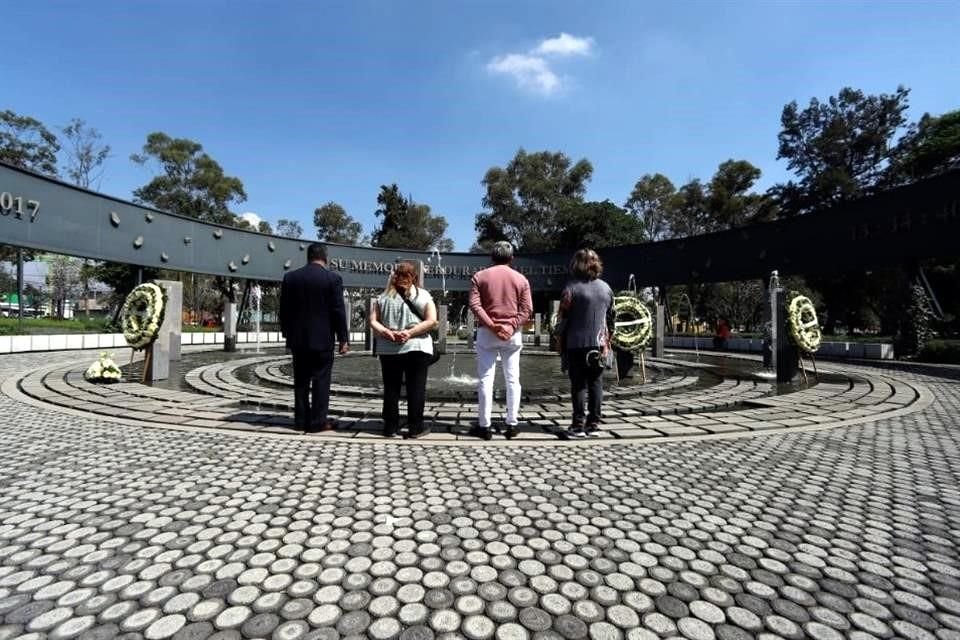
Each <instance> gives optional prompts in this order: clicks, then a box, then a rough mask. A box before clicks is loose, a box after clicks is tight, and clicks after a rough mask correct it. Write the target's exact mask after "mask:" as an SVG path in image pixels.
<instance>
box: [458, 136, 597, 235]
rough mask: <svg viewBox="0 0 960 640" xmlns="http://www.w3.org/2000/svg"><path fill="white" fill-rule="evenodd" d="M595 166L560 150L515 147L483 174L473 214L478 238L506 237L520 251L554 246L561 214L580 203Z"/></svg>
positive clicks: (559, 226)
mask: <svg viewBox="0 0 960 640" xmlns="http://www.w3.org/2000/svg"><path fill="white" fill-rule="evenodd" d="M592 175H593V165H591V164H590V162H589V161H588V160H587V159H585V158H584V159H581V160H579V161H577V162H576V163H575V164H574V163H572V161H571V160H570V158H569V157H567V156H566V155H565V154H563V153H561V152H556V153H551V152H549V151H540V152H538V153H527V152H526V151H524V150H523V149H520V150H519V151H517V154H516V155H515V156H514V158H513V160H511V161H510V163H509V164H508V165H507V166H506V167H505V168H501V167H491V168H490V169H489V170H488V171H487V173H486V175H485V176H484V178H483V183H482V184H483V186H484V188H485V189H486V194H485V195H484V197H483V206H484V207H486V208H488V209H490V211H489V212H483V213H479V214H477V218H476V224H475V226H476V230H477V242H478V244H479V245H480V246H485V245H486V244H489V243H491V242H495V241H497V240H509V241H510V242H511V243H513V245H514V246H515V247H517V248H519V249H520V250H522V251H547V250H550V249H554V248H556V243H557V237H558V234H559V232H560V231H561V223H560V216H561V214H562V212H563V211H569V210H570V207H571V206H572V205H575V204H578V203H582V202H583V197H584V195H585V194H586V191H587V183H588V182H589V181H590V178H591V176H592Z"/></svg>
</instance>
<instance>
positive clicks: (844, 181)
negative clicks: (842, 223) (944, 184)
mask: <svg viewBox="0 0 960 640" xmlns="http://www.w3.org/2000/svg"><path fill="white" fill-rule="evenodd" d="M909 93H910V92H909V90H908V89H906V88H904V87H897V90H896V91H895V92H894V93H892V94H879V95H867V94H865V93H863V92H862V91H860V90H857V89H852V88H850V87H845V88H843V89H841V90H840V92H839V93H838V94H837V95H836V96H831V97H829V98H828V99H827V100H826V101H824V102H821V101H820V100H818V99H817V98H811V99H810V103H809V105H808V106H807V107H806V108H804V109H800V107H799V106H798V105H797V103H796V102H791V103H790V104H787V105H786V106H785V107H784V108H783V113H782V115H781V118H780V122H781V131H780V134H779V142H780V145H779V152H778V154H777V158H778V159H785V160H786V161H787V167H788V168H789V169H790V170H791V171H792V172H793V173H794V174H795V175H796V178H797V179H796V181H792V180H791V181H789V182H787V183H786V184H782V185H777V186H775V187H773V188H772V189H771V194H772V195H773V196H775V197H776V198H778V199H779V206H780V209H781V212H782V214H783V215H796V214H803V213H807V212H810V211H815V210H818V209H824V208H827V207H831V206H835V205H839V204H842V203H844V202H847V201H850V200H854V199H856V198H860V197H862V196H864V195H866V194H868V193H870V192H871V191H872V190H874V189H876V188H877V187H881V186H883V182H884V176H885V174H886V173H887V171H888V167H889V166H890V163H891V161H892V160H893V159H894V157H895V149H896V145H895V138H896V136H897V135H898V134H899V133H900V131H901V130H902V129H903V128H904V126H905V124H906V122H907V118H906V111H907V108H908V107H909V100H908V98H909ZM907 280H908V279H907V278H905V277H904V274H903V273H902V272H900V271H899V270H898V269H895V268H894V269H879V270H875V271H874V272H872V273H871V274H870V275H867V274H864V273H838V274H830V275H818V276H811V277H810V278H808V280H807V282H808V284H809V285H810V286H812V287H813V288H814V289H816V290H817V291H818V292H819V293H820V294H821V295H822V297H823V301H824V303H825V305H826V313H825V314H824V316H825V318H826V321H825V331H826V333H828V334H830V333H835V332H836V330H837V329H838V328H839V327H840V326H841V325H842V326H845V327H846V328H847V329H848V330H849V329H852V328H855V327H871V328H876V327H894V326H898V325H899V324H900V322H899V320H898V319H897V318H895V317H891V316H888V315H887V314H886V313H885V312H883V310H884V309H897V308H898V307H899V306H902V305H897V304H888V303H883V302H882V300H881V299H879V298H878V297H877V296H878V295H879V293H877V294H875V295H871V294H870V292H871V291H873V292H900V294H899V297H900V298H902V299H903V301H904V302H905V301H906V298H905V296H906V295H907V294H908V293H909V288H908V287H907V286H906V285H905V284H904V283H905V282H907ZM887 295H889V293H887V294H884V296H887ZM877 309H879V310H881V315H879V316H878V314H877V313H876V310H877Z"/></svg>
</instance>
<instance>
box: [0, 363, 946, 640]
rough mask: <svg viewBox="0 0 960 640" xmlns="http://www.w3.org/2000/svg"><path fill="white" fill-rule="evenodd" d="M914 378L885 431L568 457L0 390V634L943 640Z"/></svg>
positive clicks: (929, 475)
mask: <svg viewBox="0 0 960 640" xmlns="http://www.w3.org/2000/svg"><path fill="white" fill-rule="evenodd" d="M77 358H78V355H77V354H34V355H22V356H21V355H12V356H4V357H2V358H0V377H2V378H4V379H5V378H7V377H9V376H10V375H12V374H13V373H14V372H21V371H23V370H24V369H28V368H36V367H39V366H41V365H44V366H45V365H49V364H53V363H56V362H57V361H62V362H70V361H74V360H76V359H77ZM922 371H923V370H912V371H904V372H894V373H892V374H891V375H894V376H896V377H898V378H900V379H902V380H905V381H918V382H920V383H922V384H923V385H925V386H926V387H927V388H928V389H929V390H931V391H932V392H933V394H934V396H935V400H934V402H933V403H932V404H930V405H929V406H927V407H926V408H925V409H923V410H922V411H918V412H914V413H911V414H908V415H898V416H896V417H893V418H887V419H882V420H879V421H876V422H872V423H867V424H862V425H857V426H848V427H840V428H837V429H831V430H824V431H816V432H803V433H785V434H772V433H768V434H760V435H756V436H752V437H745V438H737V439H730V440H714V441H705V440H699V441H697V440H690V441H685V442H674V443H649V442H643V443H640V442H637V443H633V442H621V443H614V444H610V445H607V446H597V447H579V448H574V447H558V446H554V447H543V446H538V445H537V444H536V443H530V444H523V445H509V446H500V447H483V446H480V447H457V446H396V445H395V444H394V443H389V442H384V443H356V442H344V441H336V440H320V439H309V438H298V437H289V438H283V437H277V436H266V435H252V434H235V433H227V432H223V431H218V430H207V431H197V432H183V431H172V430H164V429H139V428H136V427H132V426H131V425H129V424H116V423H111V422H108V421H106V420H105V419H104V418H102V417H98V416H91V417H89V418H85V417H71V416H66V415H65V414H63V413H60V412H56V411H53V410H50V409H46V408H43V407H37V406H33V405H28V404H24V403H21V402H17V401H15V400H12V399H10V398H8V397H5V396H0V410H2V412H3V415H4V424H3V427H2V428H0V640H6V639H7V638H13V637H18V636H20V637H25V638H38V639H39V638H45V637H46V638H51V639H59V638H70V637H80V638H91V639H92V638H109V637H127V638H140V637H145V638H149V639H151V640H152V639H158V638H168V637H173V638H183V639H193V638H206V637H217V638H224V639H228V638H241V637H249V638H271V639H272V640H297V639H299V638H316V639H319V638H324V639H326V638H331V639H332V638H362V637H367V638H377V639H379V638H393V637H400V638H405V639H421V638H423V639H428V638H460V637H466V638H471V639H483V638H492V637H497V638H502V639H514V638H516V639H522V638H545V639H546V638H569V639H577V638H596V639H600V638H604V639H606V638H611V639H615V638H642V639H650V640H653V639H654V638H658V637H671V638H673V637H681V638H688V639H690V640H701V639H704V640H708V639H710V638H721V639H722V640H728V639H731V640H732V639H740V638H763V639H773V638H788V639H794V638H803V637H809V638H814V639H815V640H832V639H834V638H838V639H839V638H852V639H855V640H866V639H869V638H893V637H900V638H909V639H920V638H924V639H926V638H939V639H940V640H953V639H956V638H960V557H958V551H957V548H956V541H957V540H958V539H960V488H958V487H960V454H958V442H960V433H958V429H957V425H956V417H955V416H957V414H958V412H960V381H958V378H960V376H957V375H955V374H956V372H953V374H954V377H952V378H950V377H944V378H937V377H930V376H926V375H923V374H922ZM874 372H876V371H874Z"/></svg>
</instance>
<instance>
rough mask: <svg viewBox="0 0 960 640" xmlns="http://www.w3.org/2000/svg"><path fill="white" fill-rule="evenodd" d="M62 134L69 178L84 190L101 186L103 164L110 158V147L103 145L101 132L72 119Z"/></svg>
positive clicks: (63, 128) (62, 129) (76, 119)
mask: <svg viewBox="0 0 960 640" xmlns="http://www.w3.org/2000/svg"><path fill="white" fill-rule="evenodd" d="M60 132H61V133H62V134H63V137H64V142H65V143H66V147H65V148H64V154H65V155H66V165H67V168H66V173H67V178H69V179H70V182H72V183H74V184H75V185H77V186H79V187H83V188H84V189H89V188H90V187H91V186H94V185H95V184H97V185H99V183H100V178H102V177H103V163H104V162H106V161H107V158H109V157H110V145H108V144H106V145H105V144H103V143H102V140H103V136H102V135H101V134H100V132H99V131H97V130H96V129H94V128H93V127H88V126H87V123H86V122H85V121H83V120H81V119H80V118H74V119H72V120H71V121H70V122H68V123H67V125H66V126H65V127H61V129H60Z"/></svg>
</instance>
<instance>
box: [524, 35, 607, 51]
mask: <svg viewBox="0 0 960 640" xmlns="http://www.w3.org/2000/svg"><path fill="white" fill-rule="evenodd" d="M591 49H593V38H578V37H577V36H572V35H570V34H569V33H563V32H561V33H560V35H559V36H557V37H556V38H547V39H546V40H544V41H542V42H541V43H540V44H539V45H537V48H536V49H534V50H533V53H536V54H540V55H545V56H549V55H555V56H585V55H589V54H590V51H591Z"/></svg>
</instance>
